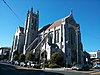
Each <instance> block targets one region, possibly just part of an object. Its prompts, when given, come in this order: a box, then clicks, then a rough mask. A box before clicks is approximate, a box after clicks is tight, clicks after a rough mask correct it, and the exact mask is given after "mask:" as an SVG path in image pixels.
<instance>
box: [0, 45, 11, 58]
mask: <svg viewBox="0 0 100 75" xmlns="http://www.w3.org/2000/svg"><path fill="white" fill-rule="evenodd" d="M10 50H11V48H10V47H1V48H0V59H9V54H10Z"/></svg>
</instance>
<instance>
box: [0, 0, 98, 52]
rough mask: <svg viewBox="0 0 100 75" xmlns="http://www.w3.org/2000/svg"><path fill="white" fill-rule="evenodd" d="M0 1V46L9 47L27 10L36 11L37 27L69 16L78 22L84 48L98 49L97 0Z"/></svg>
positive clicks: (87, 49)
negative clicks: (70, 13) (71, 15)
mask: <svg viewBox="0 0 100 75" xmlns="http://www.w3.org/2000/svg"><path fill="white" fill-rule="evenodd" d="M5 1H6V3H7V4H8V5H9V6H10V7H11V9H12V10H13V11H14V12H15V14H16V15H17V17H19V18H20V20H19V19H18V18H17V17H16V16H15V15H14V13H13V12H12V11H11V10H10V9H9V8H8V7H7V5H6V4H5V3H4V2H3V0H0V47H5V46H7V47H11V46H12V41H13V36H14V34H15V31H16V29H17V27H18V26H19V25H20V26H22V27H24V23H25V20H26V14H27V11H28V10H29V9H30V8H31V7H33V11H34V12H35V11H37V10H39V27H43V26H45V25H47V24H49V23H52V22H54V21H56V20H59V19H61V18H64V17H66V16H68V15H69V12H70V9H71V8H72V11H73V17H74V19H75V20H76V22H77V23H78V24H80V30H81V39H82V43H83V50H85V51H87V52H93V51H97V50H100V0H5Z"/></svg>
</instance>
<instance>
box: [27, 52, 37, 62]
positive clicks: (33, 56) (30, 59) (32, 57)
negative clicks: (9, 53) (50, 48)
mask: <svg viewBox="0 0 100 75" xmlns="http://www.w3.org/2000/svg"><path fill="white" fill-rule="evenodd" d="M25 57H26V58H25V59H26V61H34V58H35V55H34V54H33V53H32V52H30V53H27V54H26V56H25Z"/></svg>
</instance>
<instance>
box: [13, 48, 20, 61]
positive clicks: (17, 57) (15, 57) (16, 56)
mask: <svg viewBox="0 0 100 75" xmlns="http://www.w3.org/2000/svg"><path fill="white" fill-rule="evenodd" d="M13 60H15V61H16V60H19V54H18V50H16V51H14V53H13Z"/></svg>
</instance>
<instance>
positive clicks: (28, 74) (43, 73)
mask: <svg viewBox="0 0 100 75" xmlns="http://www.w3.org/2000/svg"><path fill="white" fill-rule="evenodd" d="M80 74H81V75H100V70H99V69H96V70H94V71H75V70H63V71H57V70H35V69H24V68H17V67H16V66H11V65H5V64H0V75H80Z"/></svg>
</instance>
